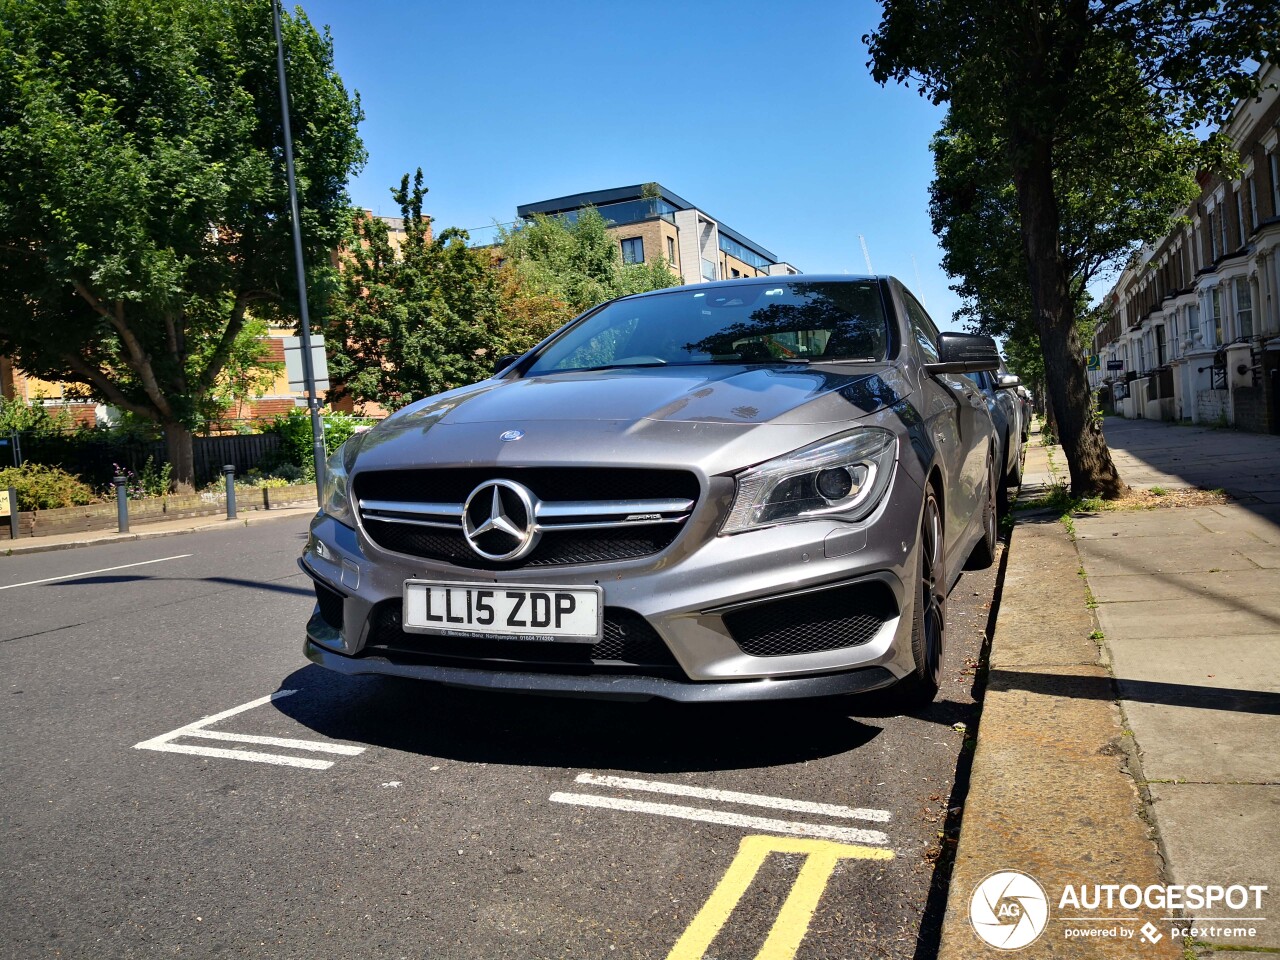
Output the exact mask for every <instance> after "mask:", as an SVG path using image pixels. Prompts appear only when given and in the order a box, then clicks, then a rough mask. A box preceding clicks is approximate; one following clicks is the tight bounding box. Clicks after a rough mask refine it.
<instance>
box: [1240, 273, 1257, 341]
mask: <svg viewBox="0 0 1280 960" xmlns="http://www.w3.org/2000/svg"><path fill="white" fill-rule="evenodd" d="M1236 336H1238V337H1252V336H1253V291H1251V290H1250V289H1249V278H1248V277H1237V278H1236Z"/></svg>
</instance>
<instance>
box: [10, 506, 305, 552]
mask: <svg viewBox="0 0 1280 960" xmlns="http://www.w3.org/2000/svg"><path fill="white" fill-rule="evenodd" d="M315 512H316V507H315V505H308V506H304V507H280V508H278V509H275V510H251V511H245V512H244V513H242V514H240V515H239V516H238V517H236V519H234V520H228V519H227V518H226V517H221V516H212V517H186V518H183V519H180V520H160V521H157V522H155V523H135V524H132V525H131V526H130V530H129V532H128V533H117V532H116V531H114V530H95V531H91V532H80V533H58V534H53V535H52V536H48V537H22V538H20V539H18V540H0V558H4V557H16V556H22V555H23V554H28V553H45V552H46V551H49V550H71V549H75V548H76V547H91V546H94V545H95V544H99V543H123V542H125V541H128V540H150V539H152V538H153V537H172V536H174V535H175V534H179V533H194V532H195V531H197V530H219V529H235V528H236V527H238V526H244V527H248V526H253V525H254V524H259V523H266V522H268V521H271V520H280V519H282V518H285V517H302V516H309V515H310V514H313V513H315Z"/></svg>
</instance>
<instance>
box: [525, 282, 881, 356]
mask: <svg viewBox="0 0 1280 960" xmlns="http://www.w3.org/2000/svg"><path fill="white" fill-rule="evenodd" d="M888 348H889V335H888V330H887V323H886V320H885V314H884V305H883V302H882V300H881V299H880V287H879V284H877V283H876V282H874V281H851V282H848V283H842V282H839V281H828V282H822V283H805V282H803V281H788V282H786V283H776V284H767V285H766V284H744V285H742V286H733V287H713V288H706V287H703V288H699V287H696V286H695V287H680V288H677V289H675V290H672V291H664V292H662V293H655V294H652V295H650V296H642V297H635V298H632V299H628V300H619V301H617V302H615V303H611V304H609V305H607V306H605V307H604V308H602V309H601V310H599V311H598V312H596V313H594V314H592V315H591V316H589V317H587V318H586V319H585V320H583V321H582V322H581V323H578V324H575V325H574V326H573V327H571V328H570V329H569V330H567V331H566V332H565V333H564V334H563V335H562V336H560V337H558V338H556V340H555V341H553V342H552V343H551V344H549V345H548V346H547V348H546V349H545V350H543V351H542V353H541V354H539V355H538V358H537V359H536V360H535V361H534V363H533V365H532V366H531V367H530V368H529V369H528V371H527V372H528V373H529V374H539V373H554V372H557V371H567V370H593V369H600V368H602V367H625V366H660V365H666V364H701V363H807V362H810V361H818V360H824V361H831V360H883V359H885V357H886V355H887V352H888Z"/></svg>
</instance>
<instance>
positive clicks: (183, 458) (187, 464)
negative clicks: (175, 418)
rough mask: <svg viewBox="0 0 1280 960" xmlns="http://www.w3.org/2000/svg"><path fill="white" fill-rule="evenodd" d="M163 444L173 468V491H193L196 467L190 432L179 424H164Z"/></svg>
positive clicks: (193, 445)
mask: <svg viewBox="0 0 1280 960" xmlns="http://www.w3.org/2000/svg"><path fill="white" fill-rule="evenodd" d="M164 444H165V450H166V452H167V453H168V455H169V463H170V464H171V465H172V466H173V485H174V488H175V489H182V488H187V489H192V490H194V489H195V484H196V465H195V444H194V443H193V441H192V437H191V431H190V430H188V429H187V428H186V427H185V426H183V425H182V424H181V423H168V422H166V423H165V424H164Z"/></svg>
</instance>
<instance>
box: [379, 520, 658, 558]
mask: <svg viewBox="0 0 1280 960" xmlns="http://www.w3.org/2000/svg"><path fill="white" fill-rule="evenodd" d="M364 527H365V530H366V531H367V532H368V534H369V536H370V538H371V539H372V540H373V542H374V543H376V544H377V545H378V546H380V547H382V548H384V549H386V550H394V551H395V552H396V553H406V554H408V555H409V556H412V557H422V558H423V559H425V560H440V561H443V562H444V563H451V564H453V565H454V566H458V567H467V568H469V569H474V570H510V569H513V568H515V567H547V566H555V565H558V564H570V563H609V562H612V561H616V560H635V559H638V558H640V557H648V556H651V555H652V554H655V553H657V552H658V551H659V550H664V549H666V548H667V547H668V546H669V545H670V544H671V542H672V541H673V540H675V538H676V536H677V535H679V533H680V530H681V527H680V526H679V525H677V524H664V525H663V526H660V527H636V528H633V529H614V530H582V531H569V530H562V531H557V530H551V531H548V532H546V533H544V534H543V535H542V540H541V541H539V543H538V545H537V547H535V548H534V550H533V552H532V553H531V554H529V555H528V556H527V557H525V558H523V559H522V560H518V561H517V562H515V563H497V562H494V561H491V560H486V559H485V558H484V557H480V556H477V555H476V554H475V553H473V552H472V551H471V548H470V547H469V546H467V541H466V539H465V538H464V537H463V536H462V532H461V531H458V532H456V533H455V532H454V531H452V530H436V529H432V528H430V527H416V526H410V525H408V524H401V523H393V522H390V521H385V520H374V519H372V518H366V519H365V522H364Z"/></svg>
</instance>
